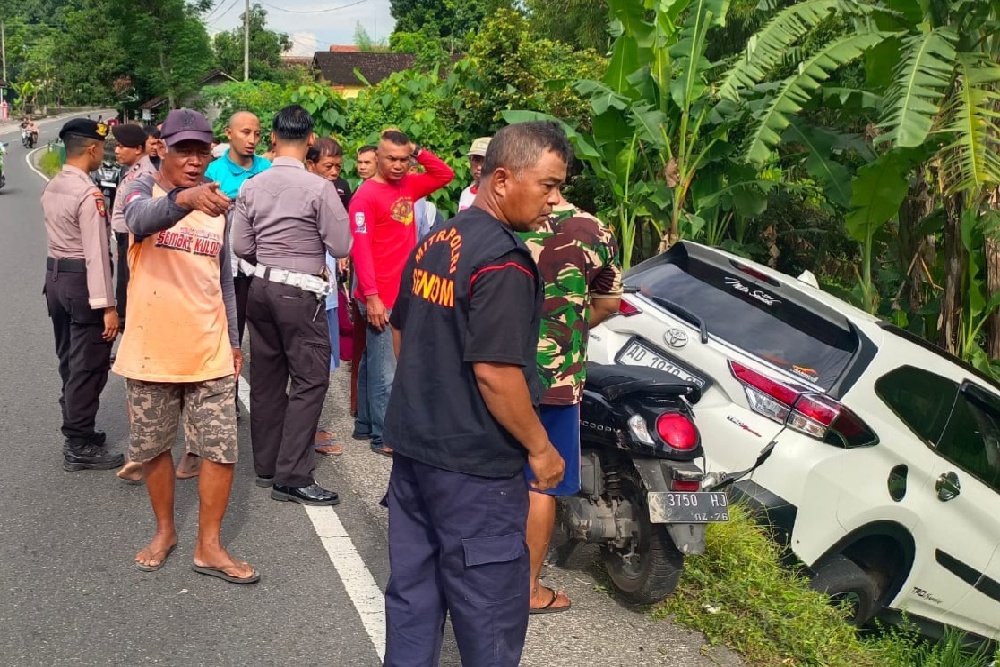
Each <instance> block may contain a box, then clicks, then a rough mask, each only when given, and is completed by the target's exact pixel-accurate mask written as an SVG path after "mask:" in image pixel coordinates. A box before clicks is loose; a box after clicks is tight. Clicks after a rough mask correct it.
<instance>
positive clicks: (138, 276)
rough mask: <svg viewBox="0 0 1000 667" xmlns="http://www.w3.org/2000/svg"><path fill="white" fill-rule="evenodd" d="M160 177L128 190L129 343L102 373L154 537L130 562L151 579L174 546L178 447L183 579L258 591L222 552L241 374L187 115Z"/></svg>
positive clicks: (204, 135)
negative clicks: (189, 459) (185, 535)
mask: <svg viewBox="0 0 1000 667" xmlns="http://www.w3.org/2000/svg"><path fill="white" fill-rule="evenodd" d="M161 137H162V139H163V143H164V144H165V148H164V150H163V153H162V162H161V165H160V170H159V171H158V172H156V173H155V174H147V175H144V176H142V177H140V178H139V179H137V180H136V181H135V188H134V190H133V191H132V193H131V194H129V195H128V197H127V198H126V200H125V224H126V226H127V227H128V229H129V231H130V232H131V233H132V235H133V240H132V244H131V246H130V248H129V270H130V279H129V286H128V291H129V322H130V324H129V333H128V335H126V336H124V337H123V338H122V343H121V346H120V347H119V349H118V357H117V360H116V361H115V366H114V371H115V372H116V373H118V374H119V375H123V376H125V378H126V379H127V385H128V401H129V406H130V408H131V410H132V415H133V418H132V425H131V440H130V444H129V460H130V461H137V462H140V463H142V473H143V478H144V479H145V480H146V488H147V489H148V490H149V498H150V501H151V502H152V505H153V513H154V514H155V515H156V534H155V535H154V536H153V539H152V541H151V542H150V543H149V545H148V546H146V547H145V548H144V549H142V550H141V551H140V552H139V553H138V554H137V555H136V557H135V562H136V566H137V567H138V568H139V569H140V570H143V571H147V572H151V571H154V570H158V569H159V568H161V567H162V566H163V564H164V563H165V562H166V559H167V557H168V556H169V555H170V553H171V552H172V551H173V550H174V547H175V546H176V545H177V530H176V526H175V523H174V461H173V457H172V456H171V453H170V450H171V447H172V446H173V444H174V441H175V439H176V437H177V426H178V423H179V422H180V419H181V416H182V415H183V417H184V437H185V440H186V441H187V445H188V447H189V448H191V450H192V451H193V452H194V453H195V454H197V455H198V456H200V457H201V458H202V460H203V461H204V462H203V464H202V470H201V476H200V478H199V481H198V495H199V497H200V500H201V503H200V508H199V516H198V541H197V543H196V544H195V549H194V570H195V572H198V573H200V574H206V575H210V576H214V577H219V578H220V579H224V580H225V581H229V582H232V583H237V584H250V583H254V582H256V581H258V580H259V579H260V575H259V574H258V573H257V571H256V570H255V569H254V568H253V567H251V566H250V565H249V564H248V563H245V562H243V561H238V560H235V559H234V558H233V557H232V556H230V555H229V553H228V552H227V551H226V550H225V549H224V548H223V547H222V543H221V536H220V533H221V528H222V517H223V516H224V515H225V512H226V506H227V505H228V503H229V492H230V489H231V488H232V483H233V468H234V467H235V464H236V459H237V446H236V395H235V393H236V377H237V376H239V373H240V367H241V366H242V364H243V356H242V354H241V353H240V349H239V341H238V339H237V331H236V296H235V291H234V288H233V272H232V268H231V266H230V256H229V252H228V251H227V250H226V248H228V247H229V241H228V236H229V230H228V227H227V224H226V216H225V213H226V212H227V211H228V210H229V208H230V205H231V200H230V199H229V198H228V197H227V196H226V195H225V194H223V193H222V192H220V191H219V186H218V184H217V183H212V182H206V181H205V179H204V174H205V169H206V168H207V167H208V163H209V162H210V161H211V159H212V149H211V146H212V128H211V125H209V123H208V121H207V120H205V117H204V116H202V115H201V114H199V113H197V112H195V111H191V110H190V109H177V110H174V111H171V112H170V113H169V114H168V115H167V119H166V120H165V121H164V122H163V127H162V129H161Z"/></svg>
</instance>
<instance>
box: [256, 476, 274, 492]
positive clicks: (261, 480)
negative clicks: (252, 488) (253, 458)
mask: <svg viewBox="0 0 1000 667" xmlns="http://www.w3.org/2000/svg"><path fill="white" fill-rule="evenodd" d="M253 483H254V484H256V485H257V486H259V487H260V488H262V489H270V488H271V487H272V486H273V485H274V475H271V476H270V477H264V476H262V475H257V478H256V479H255V480H254V481H253Z"/></svg>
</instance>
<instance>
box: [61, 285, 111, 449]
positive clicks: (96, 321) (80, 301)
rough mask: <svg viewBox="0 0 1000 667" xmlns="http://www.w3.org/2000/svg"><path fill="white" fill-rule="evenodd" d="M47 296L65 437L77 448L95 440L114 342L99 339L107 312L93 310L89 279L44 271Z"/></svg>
mask: <svg viewBox="0 0 1000 667" xmlns="http://www.w3.org/2000/svg"><path fill="white" fill-rule="evenodd" d="M44 292H45V299H46V302H47V305H48V311H49V317H50V318H51V319H52V330H53V333H54V334H55V340H56V355H57V356H58V357H59V376H60V377H61V378H62V395H61V396H60V397H59V405H60V406H61V407H62V417H63V424H62V434H63V435H64V436H65V437H66V440H67V443H68V444H70V445H79V444H83V443H84V442H85V441H86V440H87V439H88V438H90V437H92V436H93V435H94V424H95V422H96V421H97V410H98V408H100V405H101V392H102V391H103V390H104V385H106V384H107V383H108V371H109V370H110V368H111V345H112V343H111V342H109V341H106V340H104V339H103V338H102V337H101V334H103V333H104V311H103V310H102V309H97V310H95V309H93V308H91V307H90V301H89V297H88V292H87V276H86V274H84V273H63V272H57V271H53V270H49V271H46V272H45V289H44Z"/></svg>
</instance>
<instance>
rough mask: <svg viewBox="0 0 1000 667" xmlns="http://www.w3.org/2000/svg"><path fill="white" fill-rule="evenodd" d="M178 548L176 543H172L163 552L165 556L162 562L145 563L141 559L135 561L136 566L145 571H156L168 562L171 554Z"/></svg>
mask: <svg viewBox="0 0 1000 667" xmlns="http://www.w3.org/2000/svg"><path fill="white" fill-rule="evenodd" d="M176 548H177V545H176V544H172V545H171V546H170V547H169V548H167V550H166V551H165V552H164V553H163V558H161V559H160V562H159V563H157V564H156V565H143V564H142V563H140V562H139V561H135V566H136V568H138V569H139V570H142V571H143V572H156V571H157V570H159V569H160V568H161V567H163V566H164V565H166V564H167V559H168V558H170V554H172V553H173V552H174V549H176Z"/></svg>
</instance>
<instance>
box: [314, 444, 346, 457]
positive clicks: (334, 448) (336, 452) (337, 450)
mask: <svg viewBox="0 0 1000 667" xmlns="http://www.w3.org/2000/svg"><path fill="white" fill-rule="evenodd" d="M313 449H315V450H316V453H317V454H322V455H323V456H340V455H341V454H343V453H344V448H343V447H341V446H340V445H337V444H334V442H333V441H332V440H331V441H330V442H326V443H323V444H319V443H316V446H315V447H313Z"/></svg>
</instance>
